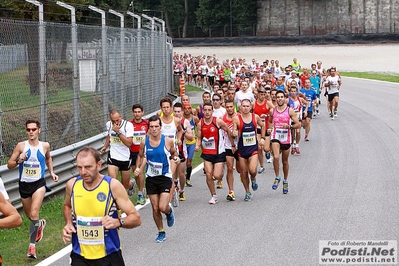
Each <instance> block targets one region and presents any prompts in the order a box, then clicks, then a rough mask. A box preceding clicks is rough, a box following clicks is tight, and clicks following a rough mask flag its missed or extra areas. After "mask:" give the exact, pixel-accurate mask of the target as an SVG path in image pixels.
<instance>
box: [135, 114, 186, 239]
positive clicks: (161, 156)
mask: <svg viewBox="0 0 399 266" xmlns="http://www.w3.org/2000/svg"><path fill="white" fill-rule="evenodd" d="M148 123H149V129H148V133H149V134H148V136H147V137H146V138H145V139H144V140H143V141H142V142H141V144H140V151H139V156H138V157H137V168H136V170H134V173H135V174H138V173H141V172H142V171H143V170H144V167H145V166H146V171H145V173H146V184H145V185H146V189H147V195H148V196H149V197H150V201H151V206H152V214H153V218H154V221H155V224H156V226H157V228H158V235H157V237H156V238H155V242H157V243H161V242H163V241H164V240H165V239H166V233H165V230H164V228H163V221H162V213H164V214H165V215H166V220H167V224H168V226H169V227H172V226H173V225H174V224H175V216H174V213H173V207H172V205H171V204H170V196H171V195H170V190H171V187H172V171H171V164H172V163H174V164H176V165H177V163H178V162H180V158H179V156H178V153H177V150H176V148H175V143H174V141H173V139H171V138H168V137H166V136H164V135H162V134H161V127H162V121H161V119H160V118H159V117H158V116H152V117H150V118H149V119H148ZM170 158H172V159H173V162H172V161H170ZM174 168H175V169H176V166H175V167H174Z"/></svg>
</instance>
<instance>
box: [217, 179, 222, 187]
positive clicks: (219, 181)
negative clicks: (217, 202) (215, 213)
mask: <svg viewBox="0 0 399 266" xmlns="http://www.w3.org/2000/svg"><path fill="white" fill-rule="evenodd" d="M216 188H218V189H222V188H223V182H222V180H218V183H217V185H216Z"/></svg>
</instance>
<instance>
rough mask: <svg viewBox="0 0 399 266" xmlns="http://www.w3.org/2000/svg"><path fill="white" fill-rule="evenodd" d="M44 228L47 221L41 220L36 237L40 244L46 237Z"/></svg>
mask: <svg viewBox="0 0 399 266" xmlns="http://www.w3.org/2000/svg"><path fill="white" fill-rule="evenodd" d="M44 227H46V220H44V219H41V220H39V228H38V229H37V235H36V242H39V241H40V240H42V238H43V236H44V232H43V230H44Z"/></svg>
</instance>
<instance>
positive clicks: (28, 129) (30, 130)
mask: <svg viewBox="0 0 399 266" xmlns="http://www.w3.org/2000/svg"><path fill="white" fill-rule="evenodd" d="M36 130H37V127H35V128H27V129H26V132H35V131H36Z"/></svg>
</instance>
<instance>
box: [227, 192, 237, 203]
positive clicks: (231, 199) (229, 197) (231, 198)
mask: <svg viewBox="0 0 399 266" xmlns="http://www.w3.org/2000/svg"><path fill="white" fill-rule="evenodd" d="M226 199H227V200H229V201H235V200H236V196H235V195H234V192H230V193H229V194H227V197H226Z"/></svg>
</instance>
